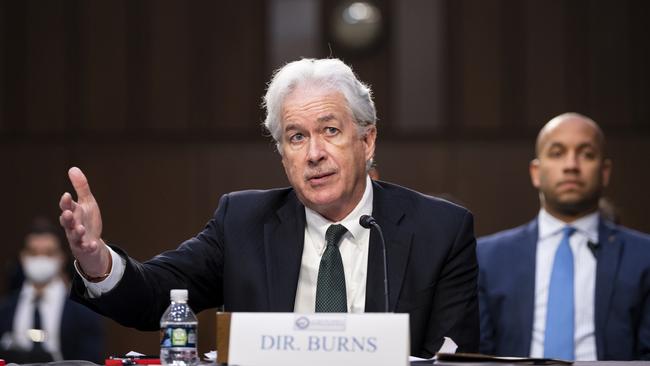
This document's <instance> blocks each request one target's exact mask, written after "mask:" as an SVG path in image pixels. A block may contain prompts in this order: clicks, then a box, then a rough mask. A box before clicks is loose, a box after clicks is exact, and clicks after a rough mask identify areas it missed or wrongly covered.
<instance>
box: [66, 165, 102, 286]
mask: <svg viewBox="0 0 650 366" xmlns="http://www.w3.org/2000/svg"><path fill="white" fill-rule="evenodd" d="M68 177H70V182H72V186H73V187H74V190H75V192H76V193H77V201H76V202H75V201H74V200H73V199H72V195H70V193H68V192H65V193H64V194H63V196H61V201H60V202H59V207H61V216H60V217H59V221H60V223H61V226H63V228H64V229H65V234H66V236H67V238H68V242H69V243H70V250H72V255H74V257H75V258H76V259H77V260H78V261H79V264H80V265H81V267H82V269H83V271H84V272H85V273H86V274H87V275H88V276H90V277H99V276H102V275H103V274H105V273H107V272H108V271H109V270H110V266H111V262H110V254H109V252H108V248H107V247H106V244H105V243H104V241H103V240H102V238H101V236H102V216H101V213H100V212H99V206H98V205H97V201H96V200H95V197H93V194H92V193H91V191H90V186H89V185H88V180H87V179H86V176H85V175H84V173H83V172H82V171H81V170H80V169H79V168H77V167H72V168H70V170H68Z"/></svg>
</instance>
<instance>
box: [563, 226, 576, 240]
mask: <svg viewBox="0 0 650 366" xmlns="http://www.w3.org/2000/svg"><path fill="white" fill-rule="evenodd" d="M575 232H576V228H574V227H573V226H565V227H563V228H562V235H564V237H565V238H570V237H571V235H573V233H575Z"/></svg>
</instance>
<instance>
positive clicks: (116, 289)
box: [60, 59, 479, 357]
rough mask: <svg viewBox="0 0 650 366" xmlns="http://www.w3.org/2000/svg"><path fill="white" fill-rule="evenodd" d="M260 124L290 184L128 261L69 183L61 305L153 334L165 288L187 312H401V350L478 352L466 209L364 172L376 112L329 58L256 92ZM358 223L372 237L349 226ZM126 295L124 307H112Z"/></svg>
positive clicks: (220, 211)
mask: <svg viewBox="0 0 650 366" xmlns="http://www.w3.org/2000/svg"><path fill="white" fill-rule="evenodd" d="M264 101H265V107H266V112H267V115H266V121H265V126H266V128H267V129H268V131H269V132H270V134H271V136H272V137H273V139H274V140H275V143H276V146H277V149H278V152H279V153H280V157H281V161H282V166H283V167H284V171H285V173H286V176H287V178H288V180H289V183H290V184H291V187H287V188H279V189H272V190H264V191H262V190H257V191H242V192H233V193H229V194H226V195H224V196H223V197H222V198H221V200H220V202H219V207H217V210H216V212H215V214H214V217H213V218H212V219H211V220H210V221H209V222H208V224H207V225H206V227H205V229H204V230H203V231H202V232H200V233H199V234H197V235H196V236H195V237H194V238H191V239H189V240H187V241H186V242H184V243H183V244H181V246H179V247H178V248H177V249H176V250H172V251H168V252H165V253H163V254H161V255H159V256H156V257H155V258H153V259H152V260H150V261H147V262H145V263H139V262H137V261H136V260H134V259H132V258H129V257H128V256H127V255H126V253H124V251H122V250H120V249H119V248H118V247H116V246H111V247H109V246H107V245H106V244H105V243H104V241H103V240H102V220H101V215H100V213H99V207H98V205H97V201H96V200H95V198H94V197H93V195H92V193H91V192H90V187H89V185H88V181H87V180H86V177H85V176H84V174H83V173H82V172H81V170H79V169H77V168H72V169H70V172H69V176H70V180H71V181H72V184H73V186H74V188H75V191H76V192H77V197H78V199H77V201H76V202H75V201H73V200H72V196H71V195H70V194H69V193H65V194H64V195H63V196H62V198H61V202H60V206H61V210H62V213H61V224H62V225H63V227H64V228H65V230H66V234H67V237H68V241H69V243H70V247H71V249H72V252H73V254H74V256H75V258H76V259H77V262H76V264H77V271H78V273H79V275H80V276H81V277H80V276H75V282H74V286H73V290H74V291H73V296H75V298H76V299H77V300H78V301H81V302H84V303H86V304H87V305H88V306H90V307H92V308H93V309H95V310H96V311H98V312H101V313H103V314H106V315H107V316H110V317H112V318H113V319H115V320H117V321H118V322H120V323H121V324H123V325H127V326H131V327H137V328H140V329H147V330H156V329H159V320H160V316H161V315H162V313H163V311H164V310H165V308H166V307H167V305H168V304H169V290H170V289H173V288H187V289H188V291H189V304H190V306H191V307H192V309H194V310H196V311H201V310H203V309H206V308H211V307H217V306H224V308H225V310H226V311H249V312H257V311H262V312H292V311H295V312H300V313H313V312H351V313H362V312H381V311H385V310H386V309H388V311H392V312H396V313H408V314H409V315H410V317H409V318H410V320H409V321H410V332H411V338H410V344H411V354H412V355H415V356H420V357H431V356H433V355H434V354H435V353H436V352H437V351H438V350H439V349H440V346H441V345H442V344H443V339H444V337H449V338H451V339H452V340H453V341H455V342H456V344H457V345H458V348H459V350H462V351H466V352H475V351H477V350H478V341H479V331H478V323H479V320H478V302H477V294H476V284H477V276H478V269H477V265H476V241H475V239H474V235H473V219H472V215H471V213H469V212H468V211H467V210H466V209H464V208H461V207H459V206H456V205H454V204H451V203H449V202H446V201H443V200H440V199H436V198H433V197H429V196H425V195H423V194H420V193H417V192H414V191H411V190H408V189H406V188H402V187H399V186H396V185H394V184H390V183H384V182H379V181H373V180H371V179H370V177H369V175H368V170H369V169H370V167H371V166H372V162H373V158H374V153H375V138H376V136H377V127H376V120H377V118H376V112H375V106H374V102H373V101H372V96H371V92H370V89H369V88H368V87H367V86H366V85H365V84H363V83H362V82H360V81H359V80H358V79H357V78H356V76H355V75H354V73H353V72H352V69H351V68H350V67H349V66H347V65H345V64H344V63H343V62H341V61H340V60H337V59H322V60H312V59H303V60H299V61H294V62H291V63H288V64H287V65H285V66H284V67H282V68H281V69H280V70H278V71H277V72H276V73H275V74H274V76H273V79H272V80H271V82H270V83H269V86H268V90H267V93H266V96H265V97H264ZM363 215H372V216H373V217H374V218H375V219H376V221H377V222H378V223H379V224H380V225H381V226H382V228H383V233H384V237H385V238H386V256H387V263H386V264H387V269H386V275H387V277H388V287H389V290H390V296H389V300H388V301H387V302H386V301H385V298H384V274H385V273H384V268H385V267H384V266H383V261H382V255H381V241H380V238H379V236H378V235H377V233H376V231H373V232H372V233H371V232H370V231H369V230H368V229H365V228H364V227H363V226H362V225H361V224H360V222H359V219H360V218H361V217H362V216H363ZM125 299H128V301H125Z"/></svg>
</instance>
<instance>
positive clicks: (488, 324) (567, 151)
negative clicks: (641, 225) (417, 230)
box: [477, 113, 650, 360]
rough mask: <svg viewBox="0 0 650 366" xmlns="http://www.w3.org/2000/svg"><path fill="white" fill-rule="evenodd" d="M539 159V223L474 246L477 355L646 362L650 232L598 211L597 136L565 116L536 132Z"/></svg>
mask: <svg viewBox="0 0 650 366" xmlns="http://www.w3.org/2000/svg"><path fill="white" fill-rule="evenodd" d="M536 155H537V158H536V159H534V160H533V161H532V162H531V163H530V168H529V169H530V176H531V180H532V183H533V186H535V188H537V189H538V190H539V199H540V205H541V209H540V212H539V214H538V216H537V218H536V219H535V220H533V221H532V222H530V223H528V224H526V225H523V226H520V227H517V228H514V229H510V230H507V231H504V232H500V233H496V234H493V235H491V236H488V237H485V238H481V239H479V244H478V246H477V256H478V261H479V308H480V313H481V352H483V353H489V354H496V355H503V356H531V357H550V358H561V359H567V360H596V359H598V360H633V359H650V236H648V235H646V234H643V233H639V232H636V231H633V230H630V229H627V228H624V227H621V226H617V225H615V224H613V223H612V222H609V221H607V220H606V219H605V218H603V216H602V215H601V214H600V213H599V210H598V201H599V198H600V197H601V195H602V193H603V189H604V188H605V187H606V186H607V184H608V182H609V176H610V171H611V168H612V163H611V161H610V160H609V159H607V158H605V138H604V135H603V132H602V131H601V129H600V128H599V127H598V125H597V124H596V123H595V122H594V121H592V120H591V119H589V118H588V117H585V116H582V115H580V114H576V113H566V114H562V115H560V116H557V117H555V118H553V119H552V120H551V121H549V122H548V123H547V124H546V125H545V126H544V127H543V128H542V130H541V131H540V132H539V135H538V136H537V145H536Z"/></svg>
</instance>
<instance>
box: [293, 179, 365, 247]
mask: <svg viewBox="0 0 650 366" xmlns="http://www.w3.org/2000/svg"><path fill="white" fill-rule="evenodd" d="M372 199H373V191H372V181H371V180H370V177H369V176H366V189H365V190H364V191H363V196H361V200H360V201H359V203H357V206H356V207H355V208H354V209H353V210H352V212H350V213H349V214H348V215H347V216H346V217H345V218H344V219H343V220H341V221H340V222H332V221H330V220H328V219H326V218H324V217H323V216H321V215H320V214H319V213H318V212H316V211H314V210H312V209H310V208H308V207H307V206H305V219H306V221H307V227H308V228H313V229H314V230H315V231H316V232H317V233H318V235H319V237H322V238H324V237H325V233H326V232H327V228H328V227H329V226H330V225H332V224H341V225H343V226H345V228H346V229H348V232H349V233H350V234H351V235H352V237H353V238H358V237H359V236H360V235H361V233H362V232H363V231H364V230H366V229H365V228H364V227H363V226H361V225H360V224H359V218H360V217H361V216H363V215H371V214H372ZM346 235H347V234H346ZM352 242H354V243H355V244H359V243H358V241H356V240H352Z"/></svg>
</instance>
